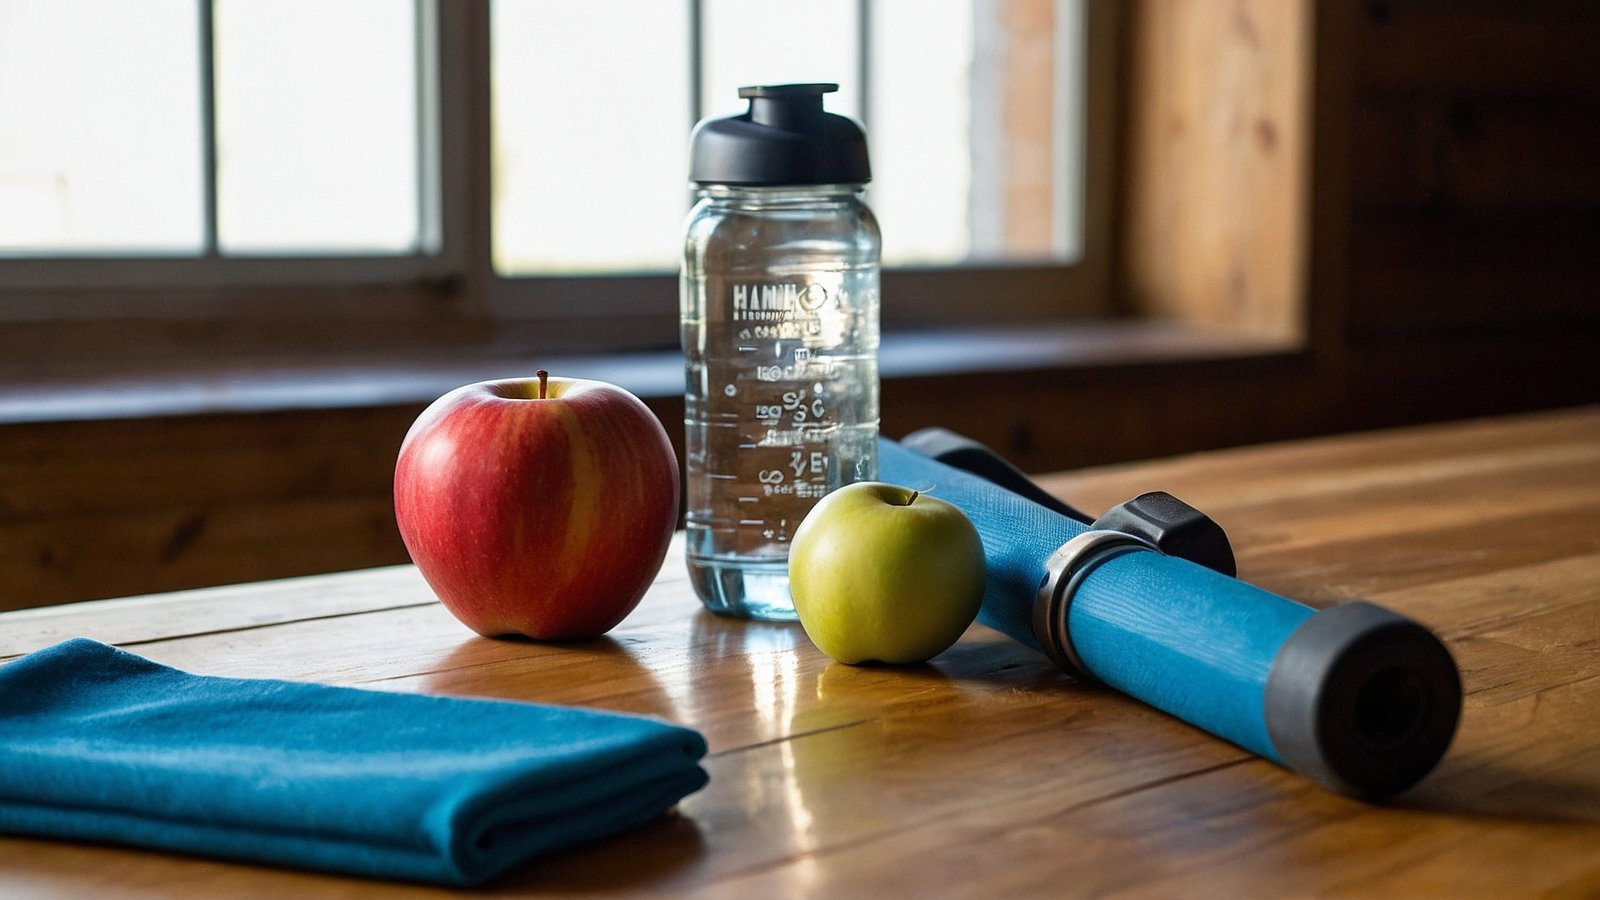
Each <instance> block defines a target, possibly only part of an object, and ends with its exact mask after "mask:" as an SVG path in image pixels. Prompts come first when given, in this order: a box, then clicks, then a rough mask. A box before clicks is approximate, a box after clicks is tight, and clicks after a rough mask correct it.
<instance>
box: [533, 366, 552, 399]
mask: <svg viewBox="0 0 1600 900" xmlns="http://www.w3.org/2000/svg"><path fill="white" fill-rule="evenodd" d="M533 374H535V375H537V376H539V399H540V400H543V399H545V390H546V389H547V388H548V387H549V386H550V373H549V372H546V371H545V370H543V369H540V370H539V371H537V372H535V373H533Z"/></svg>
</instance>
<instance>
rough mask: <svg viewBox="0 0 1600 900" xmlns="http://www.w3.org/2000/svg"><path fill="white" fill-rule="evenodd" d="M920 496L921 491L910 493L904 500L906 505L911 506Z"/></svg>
mask: <svg viewBox="0 0 1600 900" xmlns="http://www.w3.org/2000/svg"><path fill="white" fill-rule="evenodd" d="M921 496H922V492H921V491H912V492H911V496H909V497H907V498H906V505H907V506H910V505H911V504H913V503H915V502H917V498H918V497H921Z"/></svg>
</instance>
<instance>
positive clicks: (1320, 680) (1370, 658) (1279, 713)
mask: <svg viewBox="0 0 1600 900" xmlns="http://www.w3.org/2000/svg"><path fill="white" fill-rule="evenodd" d="M1266 717H1267V734H1268V736H1269V737H1271V739H1272V744H1273V746H1274V747H1276V748H1277V750H1278V754H1279V755H1280V756H1282V757H1283V761H1284V763H1286V764H1287V765H1288V766H1289V767H1290V768H1292V769H1294V770H1296V771H1298V772H1301V773H1303V774H1305V775H1308V776H1310V777H1312V778H1314V779H1316V780H1317V781H1319V782H1321V783H1322V784H1323V785H1325V786H1326V787H1328V788H1331V789H1332V790H1335V791H1338V792H1339V793H1341V794H1349V795H1351V796H1355V797H1360V798H1362V799H1368V800H1378V799H1382V798H1384V797H1388V796H1390V795H1392V794H1396V793H1399V792H1400V791H1403V790H1405V789H1406V788H1408V787H1410V786H1412V785H1413V784H1416V783H1417V782H1418V781H1420V780H1422V777H1423V776H1425V775H1427V774H1428V773H1429V772H1430V771H1432V770H1433V767H1434V765H1436V764H1437V763H1438V762H1439V760H1440V758H1441V757H1443V756H1444V752H1445V749H1446V748H1447V747H1449V746H1450V739H1451V738H1452V737H1453V736H1454V735H1455V730H1456V722H1457V721H1458V720H1459V719H1460V717H1461V676H1460V673H1459V672H1457V670H1456V664H1455V661H1454V660H1452V659H1451V658H1450V652H1449V651H1448V650H1446V649H1445V647H1444V644H1442V643H1440V641H1439V639H1438V638H1437V637H1434V635H1433V634H1432V632H1430V631H1428V630H1427V629H1426V628H1423V627H1422V626H1421V625H1418V624H1417V623H1415V622H1413V621H1411V620H1410V619H1407V618H1405V617H1404V616H1400V615H1397V614H1395V613H1393V612H1390V611H1389V610H1386V609H1384V608H1382V607H1380V606H1374V605H1373V604H1371V603H1347V604H1345V605H1343V606H1335V607H1332V608H1330V609H1325V610H1323V611H1322V612H1319V613H1317V614H1316V615H1314V616H1312V617H1311V618H1309V619H1307V620H1306V621H1305V622H1304V623H1302V624H1301V625H1300V627H1299V628H1297V629H1295V630H1294V632H1293V633H1292V634H1290V635H1289V639H1288V640H1287V641H1285V642H1284V644H1283V646H1282V647H1281V648H1279V650H1278V655H1277V657H1276V658H1275V659H1274V660H1273V662H1272V669H1271V672H1270V673H1269V674H1268V675H1267V691H1266Z"/></svg>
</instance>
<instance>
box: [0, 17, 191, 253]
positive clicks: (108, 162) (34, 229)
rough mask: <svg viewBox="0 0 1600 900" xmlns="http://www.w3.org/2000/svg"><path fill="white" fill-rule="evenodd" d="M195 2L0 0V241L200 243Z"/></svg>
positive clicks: (93, 245)
mask: <svg viewBox="0 0 1600 900" xmlns="http://www.w3.org/2000/svg"><path fill="white" fill-rule="evenodd" d="M199 41H200V38H199V30H198V24H197V16H196V13H195V3H194V0H145V2H141V3H127V2H123V0H73V2H70V3H63V2H60V0H0V253H5V254H18V253H31V254H38V253H47V254H50V253H108V252H116V253H145V252H149V253H185V254H193V253H198V252H199V251H200V250H201V249H202V243H203V241H204V226H203V214H202V203H203V200H202V192H201V174H200V169H201V146H202V145H201V137H200V93H199V90H198V88H197V80H196V78H197V73H198V65H199Z"/></svg>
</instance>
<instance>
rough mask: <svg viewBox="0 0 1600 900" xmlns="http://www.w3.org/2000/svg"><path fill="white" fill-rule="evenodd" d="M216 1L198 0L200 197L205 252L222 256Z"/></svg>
mask: <svg viewBox="0 0 1600 900" xmlns="http://www.w3.org/2000/svg"><path fill="white" fill-rule="evenodd" d="M212 4H213V0H198V3H197V6H196V11H197V13H198V25H199V28H198V30H199V32H200V46H199V48H198V49H199V52H200V64H199V75H200V78H199V81H200V141H201V144H200V180H201V184H200V197H201V209H200V215H201V236H202V242H203V243H202V247H203V249H202V251H201V252H202V254H203V255H204V256H206V257H208V258H216V257H218V256H221V254H222V251H221V246H222V245H221V241H220V239H219V238H218V234H217V65H216V46H217V42H216V28H215V19H214V17H213V6H212Z"/></svg>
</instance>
